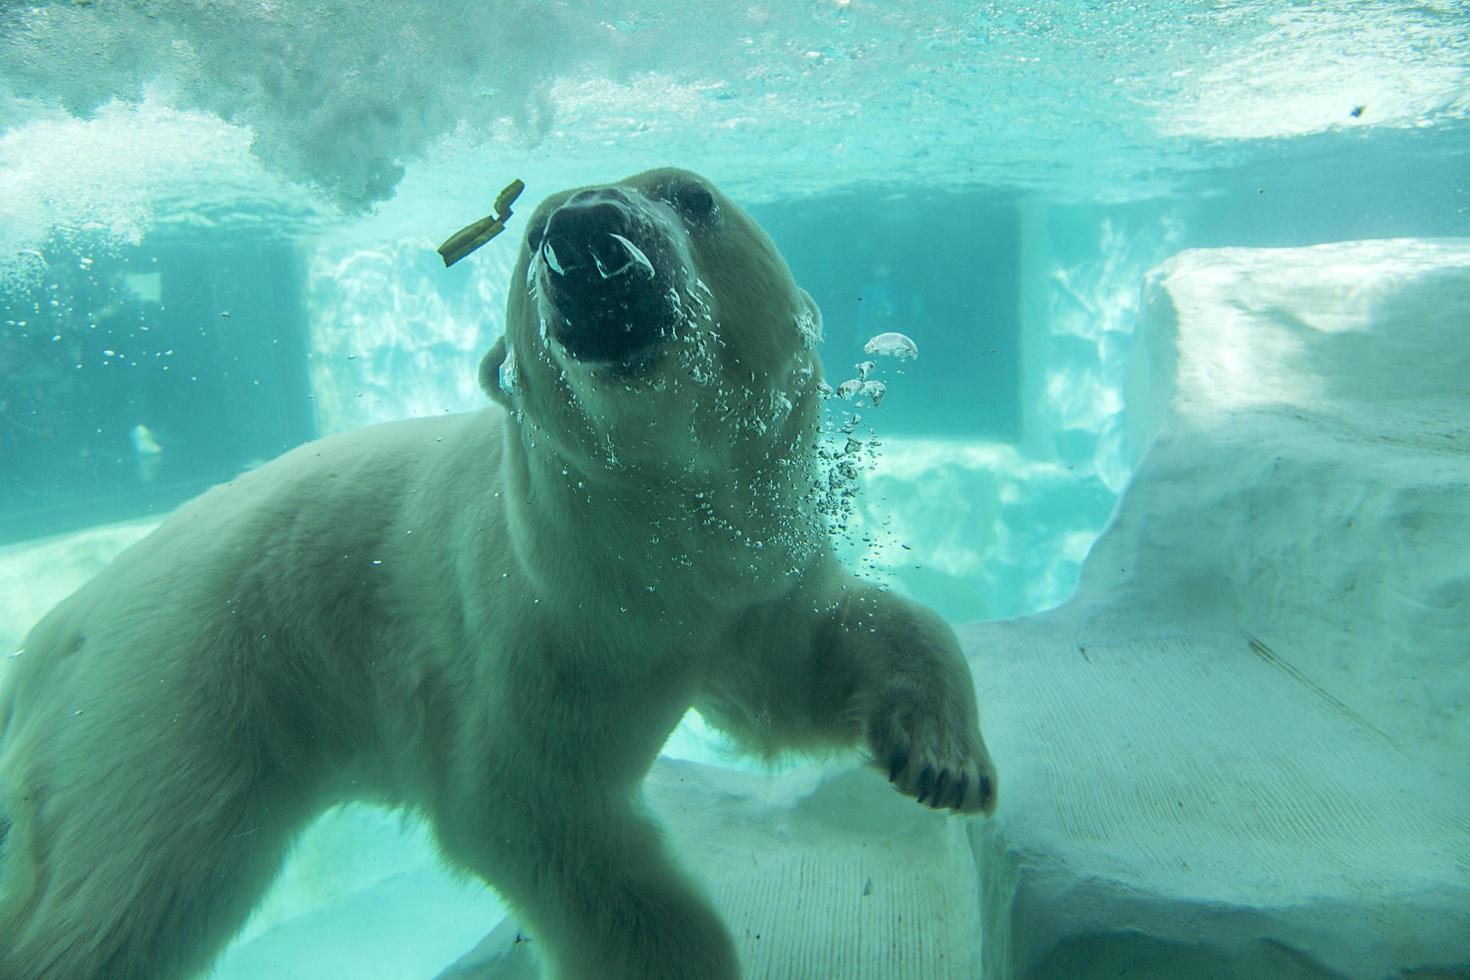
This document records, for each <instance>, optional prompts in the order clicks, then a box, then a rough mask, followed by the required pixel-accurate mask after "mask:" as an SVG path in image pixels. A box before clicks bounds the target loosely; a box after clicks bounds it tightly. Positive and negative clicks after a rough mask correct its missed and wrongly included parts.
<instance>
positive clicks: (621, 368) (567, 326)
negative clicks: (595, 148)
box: [532, 187, 682, 374]
mask: <svg viewBox="0 0 1470 980" xmlns="http://www.w3.org/2000/svg"><path fill="white" fill-rule="evenodd" d="M675 259H676V248H675V246H674V243H673V242H672V240H671V237H670V234H669V232H668V231H666V230H665V229H664V228H662V227H661V226H660V223H659V222H658V221H657V220H655V219H654V218H653V217H652V216H651V215H650V213H649V211H648V205H646V204H641V203H640V202H639V201H637V200H635V199H634V197H633V194H632V193H631V192H628V191H624V190H623V189H621V188H617V187H606V188H597V189H594V190H586V191H581V192H579V193H578V194H576V195H574V196H573V197H571V198H570V199H569V200H567V201H566V202H565V203H564V204H562V205H561V206H560V207H559V208H557V209H556V210H555V211H553V212H552V214H551V217H550V218H548V219H547V222H546V226H545V230H544V232H543V233H542V234H541V236H540V241H539V242H537V243H536V244H535V249H534V254H533V257H532V261H533V262H534V263H535V265H534V267H533V273H534V274H535V275H536V280H537V282H538V284H539V286H540V288H539V289H538V291H537V292H538V296H539V297H540V300H541V305H542V309H541V313H542V317H543V319H544V322H545V325H546V331H547V334H548V335H549V336H550V337H551V339H553V340H555V341H556V342H557V343H558V344H560V345H561V346H562V348H563V349H564V350H565V351H566V352H567V354H569V355H570V356H571V357H573V358H575V359H576V360H578V361H582V362H588V363H593V364H604V365H609V366H612V367H614V368H615V369H616V371H617V373H619V374H635V373H640V372H641V371H644V370H647V369H648V368H649V367H651V366H652V364H653V363H655V362H656V361H657V355H658V351H659V350H661V349H662V347H663V344H664V342H666V341H668V340H672V339H673V338H674V337H675V336H677V333H678V327H679V324H680V322H681V315H680V310H681V308H682V307H681V304H680V302H679V299H678V289H677V285H676V280H675V278H674V276H673V274H672V272H671V271H670V270H672V269H675V268H678V267H679V266H680V263H678V262H677V261H675Z"/></svg>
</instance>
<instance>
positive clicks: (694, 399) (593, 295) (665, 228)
mask: <svg viewBox="0 0 1470 980" xmlns="http://www.w3.org/2000/svg"><path fill="white" fill-rule="evenodd" d="M526 229H527V230H526V235H525V240H524V243H523V246H522V249H521V257H520V261H519V263H518V265H517V267H516V271H515V273H514V276H513V279H512V282H511V285H510V297H509V302H508V304H507V311H506V332H505V337H504V338H503V339H502V340H501V341H500V342H498V343H497V344H496V346H495V348H494V349H493V350H492V351H491V352H490V354H489V355H487V357H486V358H485V361H484V362H483V363H482V365H481V371H480V380H481V384H482V385H483V386H484V388H485V389H486V390H487V391H488V392H489V393H490V395H491V397H493V398H494V399H495V400H496V401H498V402H500V403H501V404H503V405H505V406H506V407H507V408H508V409H510V410H511V412H512V417H513V418H514V419H516V420H517V422H518V423H519V424H521V425H522V426H529V427H531V428H532V429H534V430H535V433H536V437H537V438H539V439H541V440H543V442H544V443H545V444H548V445H550V446H552V447H554V448H555V449H556V450H557V451H558V452H559V454H561V455H562V456H564V457H567V458H569V459H571V460H572V461H573V462H574V464H579V465H580V464H584V463H585V464H586V465H588V466H598V467H604V468H606V467H628V466H633V467H647V466H659V467H668V466H676V467H680V468H684V469H686V470H688V469H690V468H693V469H694V470H695V471H698V470H700V469H704V470H714V469H722V468H728V466H729V465H731V463H732V458H731V456H732V454H737V455H738V454H740V453H741V452H742V451H746V452H748V451H749V449H750V445H751V444H752V443H755V442H759V443H762V444H763V445H764V447H765V450H766V451H767V452H769V451H770V448H771V446H776V447H777V448H778V449H782V448H785V447H787V446H789V447H790V448H791V450H793V451H794V450H796V449H797V448H798V443H799V442H800V441H801V440H802V439H803V438H805V436H804V433H805V432H806V431H807V430H810V429H811V427H812V426H813V424H814V422H815V419H816V412H817V409H816V402H817V390H818V386H819V384H820V381H821V371H820V367H819V365H818V362H817V357H816V353H815V350H814V347H815V344H816V340H817V339H818V337H819V335H820V330H821V319H820V314H819V312H818V311H817V308H816V305H815V303H813V302H812V299H811V297H810V296H808V295H807V293H806V292H805V291H804V290H802V289H800V288H799V287H798V286H797V285H796V283H795V282H794V281H793V280H792V278H791V273H790V271H789V270H788V269H787V267H786V263H785V261H784V260H783V259H782V258H781V255H780V253H779V252H778V251H777V250H776V248H775V246H774V245H773V244H772V243H771V240H770V239H769V238H768V237H767V236H766V234H765V232H764V231H762V230H761V228H760V227H759V226H758V225H757V224H756V223H755V222H754V221H753V220H751V218H750V216H749V215H747V214H746V213H745V212H744V211H742V210H741V209H740V208H739V207H738V206H737V205H735V204H734V203H733V202H731V201H730V200H729V199H728V198H726V197H725V196H724V195H723V194H721V193H720V191H719V190H718V189H716V188H715V187H714V186H713V185H712V184H710V183H709V181H707V180H705V179H704V178H702V177H700V176H698V175H696V174H693V173H689V172H687V171H683V170H673V169H663V170H652V171H648V172H646V173H642V174H638V175H637V176H634V177H629V178H628V179H626V180H623V181H620V182H618V183H615V184H608V185H605V186H598V187H587V188H580V189H576V190H570V191H564V192H562V193H560V194H554V195H552V196H550V197H548V198H547V199H546V200H545V201H544V202H543V203H542V204H541V206H540V207H539V208H538V209H537V211H536V213H535V214H534V215H533V216H532V217H531V219H530V220H529V221H528V222H527V223H526ZM742 447H744V448H743V449H742Z"/></svg>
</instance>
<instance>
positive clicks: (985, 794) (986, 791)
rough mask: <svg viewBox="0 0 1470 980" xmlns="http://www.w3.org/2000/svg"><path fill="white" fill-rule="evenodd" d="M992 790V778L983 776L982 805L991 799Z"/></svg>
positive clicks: (981, 788) (981, 786)
mask: <svg viewBox="0 0 1470 980" xmlns="http://www.w3.org/2000/svg"><path fill="white" fill-rule="evenodd" d="M992 788H993V787H992V786H991V785H990V776H989V774H984V775H981V777H980V802H981V803H984V802H986V801H987V800H989V799H990V793H991V790H992Z"/></svg>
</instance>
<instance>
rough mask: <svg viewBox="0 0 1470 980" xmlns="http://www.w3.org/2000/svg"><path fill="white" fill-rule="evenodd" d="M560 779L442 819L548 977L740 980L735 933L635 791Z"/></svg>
mask: <svg viewBox="0 0 1470 980" xmlns="http://www.w3.org/2000/svg"><path fill="white" fill-rule="evenodd" d="M589 751H594V750H592V749H589ZM560 776H561V778H558V776H557V774H556V773H555V771H551V772H548V773H542V774H541V775H540V776H539V777H538V778H537V780H536V781H535V782H534V783H532V784H527V783H519V784H513V783H509V784H508V783H499V784H497V788H496V789H495V790H494V791H493V797H494V799H493V800H489V799H487V800H485V803H487V804H488V805H484V806H473V807H470V808H464V809H460V810H458V811H456V812H454V813H448V814H441V815H440V817H439V819H438V821H437V823H438V829H439V835H440V840H441V842H442V843H443V845H444V847H445V850H446V852H448V853H449V855H450V856H452V857H453V858H454V859H455V860H456V861H458V862H459V863H461V864H463V865H464V866H466V867H468V868H469V869H470V870H473V871H475V872H476V873H478V874H479V875H480V876H482V877H483V878H484V879H485V880H486V881H487V882H488V883H489V884H490V885H491V886H492V887H494V888H495V889H496V890H497V891H499V892H500V893H501V894H502V895H504V896H505V898H506V899H507V900H508V902H509V903H510V905H511V907H512V908H513V909H514V911H515V914H516V916H517V918H518V920H519V921H520V923H521V924H523V925H524V926H525V927H526V928H527V930H528V932H529V933H530V939H531V941H532V942H533V943H534V945H533V947H532V948H533V949H534V950H537V951H538V952H539V954H540V957H541V958H542V960H543V962H544V964H545V966H546V967H548V968H549V972H548V974H547V975H548V977H550V978H554V980H693V978H699V980H738V978H739V976H740V965H739V960H738V958H737V955H736V952H735V945H734V943H733V941H732V940H731V938H730V935H729V932H728V931H727V930H726V928H725V926H724V924H723V923H722V922H721V921H720V919H719V916H718V915H717V914H716V913H715V910H714V909H713V908H712V907H711V905H710V903H709V902H708V900H707V899H705V897H704V896H703V895H701V894H700V891H699V889H698V888H697V887H696V886H695V885H694V883H693V882H691V881H690V880H689V879H688V877H687V876H686V875H685V874H684V872H683V871H682V870H681V869H680V868H679V867H678V866H677V865H676V863H675V861H674V860H673V858H672V856H671V855H670V854H669V852H668V849H667V848H666V846H665V844H664V841H663V835H662V834H661V833H660V831H659V828H658V826H657V825H656V824H655V823H654V822H653V820H652V819H651V818H649V817H648V816H647V815H646V814H645V813H644V811H643V807H642V805H641V803H640V802H639V801H638V799H637V796H636V792H635V791H634V790H633V789H632V788H631V787H624V788H623V789H615V788H613V787H609V786H605V785H600V784H599V783H598V782H597V781H596V780H595V779H589V778H588V777H587V776H586V775H585V774H576V775H572V774H567V773H565V772H563V773H561V774H560Z"/></svg>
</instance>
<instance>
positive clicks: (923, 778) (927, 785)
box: [915, 765, 934, 803]
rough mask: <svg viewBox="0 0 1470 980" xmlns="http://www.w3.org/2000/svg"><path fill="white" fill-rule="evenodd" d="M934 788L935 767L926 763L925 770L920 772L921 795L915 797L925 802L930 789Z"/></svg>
mask: <svg viewBox="0 0 1470 980" xmlns="http://www.w3.org/2000/svg"><path fill="white" fill-rule="evenodd" d="M933 788H934V767H933V766H929V765H926V766H925V767H924V771H923V772H921V773H919V795H918V796H917V797H915V799H917V800H918V801H919V802H920V803H923V802H924V798H925V797H926V796H928V795H929V791H930V790H931V789H933Z"/></svg>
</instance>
